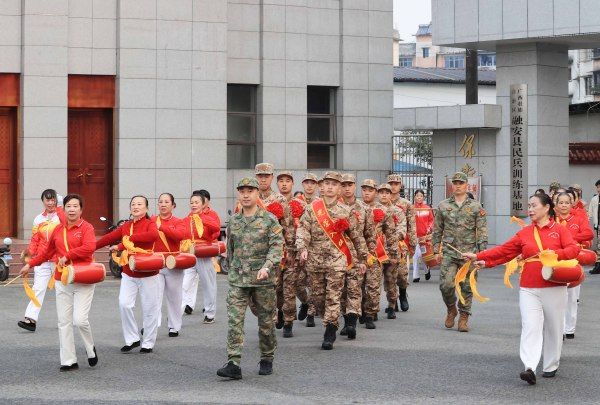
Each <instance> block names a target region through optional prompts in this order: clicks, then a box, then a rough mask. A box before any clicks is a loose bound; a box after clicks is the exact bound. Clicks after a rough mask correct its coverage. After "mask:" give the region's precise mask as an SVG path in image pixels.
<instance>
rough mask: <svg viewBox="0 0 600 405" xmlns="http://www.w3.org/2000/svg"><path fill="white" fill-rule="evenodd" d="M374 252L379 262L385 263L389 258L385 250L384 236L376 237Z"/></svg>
mask: <svg viewBox="0 0 600 405" xmlns="http://www.w3.org/2000/svg"><path fill="white" fill-rule="evenodd" d="M375 254H376V255H377V260H378V261H379V263H382V264H383V263H386V262H388V261H389V260H390V258H389V256H388V255H387V252H386V251H385V236H384V235H379V236H378V237H377V244H376V245H375Z"/></svg>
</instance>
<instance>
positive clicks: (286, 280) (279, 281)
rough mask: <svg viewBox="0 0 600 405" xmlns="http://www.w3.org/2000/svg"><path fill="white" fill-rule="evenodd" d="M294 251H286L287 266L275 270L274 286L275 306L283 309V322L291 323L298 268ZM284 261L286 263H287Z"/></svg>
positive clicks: (294, 308) (292, 320)
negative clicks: (275, 294)
mask: <svg viewBox="0 0 600 405" xmlns="http://www.w3.org/2000/svg"><path fill="white" fill-rule="evenodd" d="M296 256H297V254H296V252H290V251H289V250H288V252H287V263H290V264H288V265H287V267H285V268H283V267H280V270H278V271H277V273H276V274H277V278H276V283H275V285H276V288H275V291H276V292H277V308H278V309H281V310H282V311H283V319H284V321H285V323H292V322H294V320H295V319H296V283H297V280H298V273H299V271H300V268H299V266H298V261H297V257H296ZM287 263H286V264H287Z"/></svg>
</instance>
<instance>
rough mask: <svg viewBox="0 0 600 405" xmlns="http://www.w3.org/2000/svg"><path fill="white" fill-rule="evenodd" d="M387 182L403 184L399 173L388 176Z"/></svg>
mask: <svg viewBox="0 0 600 405" xmlns="http://www.w3.org/2000/svg"><path fill="white" fill-rule="evenodd" d="M387 182H388V183H402V177H400V175H399V174H397V173H392V174H390V175H388V178H387Z"/></svg>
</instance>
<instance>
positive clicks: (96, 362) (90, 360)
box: [88, 346, 98, 367]
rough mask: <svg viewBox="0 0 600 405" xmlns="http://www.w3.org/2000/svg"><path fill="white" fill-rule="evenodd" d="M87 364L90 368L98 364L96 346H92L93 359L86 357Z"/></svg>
mask: <svg viewBox="0 0 600 405" xmlns="http://www.w3.org/2000/svg"><path fill="white" fill-rule="evenodd" d="M88 364H89V365H90V367H94V366H95V365H96V364H98V353H96V346H94V357H88Z"/></svg>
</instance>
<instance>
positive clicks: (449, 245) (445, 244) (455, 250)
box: [444, 242, 463, 256]
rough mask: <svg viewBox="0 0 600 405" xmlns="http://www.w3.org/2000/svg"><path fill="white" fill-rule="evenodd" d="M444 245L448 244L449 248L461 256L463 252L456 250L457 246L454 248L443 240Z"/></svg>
mask: <svg viewBox="0 0 600 405" xmlns="http://www.w3.org/2000/svg"><path fill="white" fill-rule="evenodd" d="M444 245H446V246H448V247H449V248H450V249H452V250H454V251H455V252H457V253H460V255H461V256H462V255H463V252H461V251H460V250H458V249H457V248H455V247H454V246H452V245H451V244H449V243H446V242H444Z"/></svg>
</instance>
